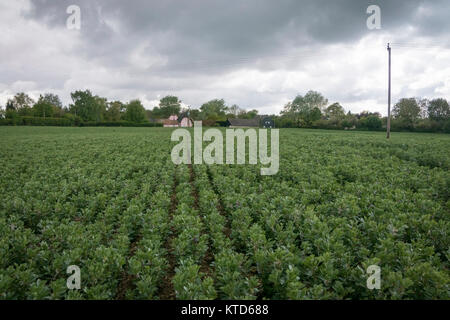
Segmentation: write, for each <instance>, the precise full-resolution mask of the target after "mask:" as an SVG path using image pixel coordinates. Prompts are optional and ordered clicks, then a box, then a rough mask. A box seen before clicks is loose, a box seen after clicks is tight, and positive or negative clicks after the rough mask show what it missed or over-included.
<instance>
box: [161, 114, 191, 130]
mask: <svg viewBox="0 0 450 320" xmlns="http://www.w3.org/2000/svg"><path fill="white" fill-rule="evenodd" d="M163 124H164V127H166V128H175V127H182V128H190V127H192V126H193V121H192V119H191V118H189V114H188V113H182V114H180V115H179V116H177V115H171V116H170V117H169V119H166V120H164V121H163Z"/></svg>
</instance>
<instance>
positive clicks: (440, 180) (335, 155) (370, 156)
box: [0, 127, 450, 299]
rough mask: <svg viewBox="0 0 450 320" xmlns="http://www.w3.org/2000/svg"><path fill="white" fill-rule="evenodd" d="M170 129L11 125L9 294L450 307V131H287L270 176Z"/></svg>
mask: <svg viewBox="0 0 450 320" xmlns="http://www.w3.org/2000/svg"><path fill="white" fill-rule="evenodd" d="M171 131H172V130H171V129H165V128H45V127H1V128H0V137H1V139H0V168H1V169H0V298H1V299H411V298H416V299H436V298H440V299H449V298H450V293H449V292H450V271H449V258H450V249H449V247H450V200H449V193H450V173H449V168H450V157H449V155H450V136H448V135H433V134H407V133H394V134H393V138H392V139H391V141H386V139H385V136H384V134H382V133H364V132H345V131H342V132H338V131H319V130H316V131H314V130H301V129H285V130H284V129H281V130H280V170H279V172H278V174H277V175H273V176H261V175H260V171H259V167H260V165H212V166H207V165H192V166H188V165H179V166H176V165H174V164H173V163H172V161H171V157H170V152H171V149H172V146H173V145H174V144H175V143H173V142H171V141H170V135H171ZM70 265H77V266H79V268H80V272H81V289H80V290H69V289H68V288H67V286H66V280H67V278H68V276H69V275H68V274H67V272H66V271H67V267H68V266H70ZM369 265H378V266H379V267H380V268H381V289H380V290H376V289H375V290H369V289H368V288H367V286H366V281H367V278H368V274H367V272H366V269H367V267H368V266H369Z"/></svg>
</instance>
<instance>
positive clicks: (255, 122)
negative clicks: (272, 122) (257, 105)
mask: <svg viewBox="0 0 450 320" xmlns="http://www.w3.org/2000/svg"><path fill="white" fill-rule="evenodd" d="M227 120H228V123H229V124H230V126H233V127H259V118H254V119H235V118H228V119H227Z"/></svg>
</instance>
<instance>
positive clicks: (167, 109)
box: [152, 96, 181, 119]
mask: <svg viewBox="0 0 450 320" xmlns="http://www.w3.org/2000/svg"><path fill="white" fill-rule="evenodd" d="M180 110H181V100H179V99H178V97H175V96H165V97H164V98H162V99H161V100H160V101H159V107H155V108H154V109H153V111H152V116H153V117H155V118H160V119H161V118H163V119H167V118H169V117H170V116H171V115H173V114H176V115H179V114H180Z"/></svg>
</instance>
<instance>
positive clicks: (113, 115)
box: [105, 101, 125, 121]
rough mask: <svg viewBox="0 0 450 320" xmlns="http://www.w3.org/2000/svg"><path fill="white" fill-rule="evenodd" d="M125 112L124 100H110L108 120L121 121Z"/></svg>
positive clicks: (107, 112) (106, 117) (107, 111)
mask: <svg viewBox="0 0 450 320" xmlns="http://www.w3.org/2000/svg"><path fill="white" fill-rule="evenodd" d="M123 112H125V106H124V104H123V103H122V102H120V101H113V102H108V103H107V110H106V116H105V119H106V120H108V121H119V120H120V118H121V117H122V113H123Z"/></svg>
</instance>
